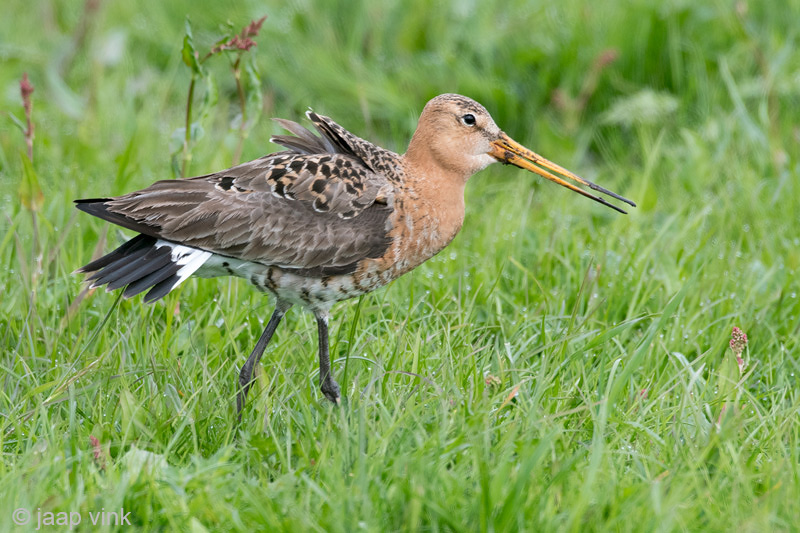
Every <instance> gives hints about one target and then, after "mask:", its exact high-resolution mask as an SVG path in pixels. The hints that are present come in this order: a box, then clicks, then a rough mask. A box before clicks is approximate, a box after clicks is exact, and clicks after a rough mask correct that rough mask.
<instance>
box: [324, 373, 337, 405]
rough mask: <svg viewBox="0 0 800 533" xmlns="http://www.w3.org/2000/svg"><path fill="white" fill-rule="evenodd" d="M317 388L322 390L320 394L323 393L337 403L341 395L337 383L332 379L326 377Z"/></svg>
mask: <svg viewBox="0 0 800 533" xmlns="http://www.w3.org/2000/svg"><path fill="white" fill-rule="evenodd" d="M319 388H320V389H321V390H322V394H324V395H325V397H326V398H327V399H328V400H330V401H332V402H333V403H335V404H336V405H339V403H340V402H341V398H342V397H341V393H340V392H339V384H338V383H336V382H335V381H334V380H333V379H331V378H330V377H328V378H327V379H326V380H325V381H323V382H322V384H321V385H320V387H319Z"/></svg>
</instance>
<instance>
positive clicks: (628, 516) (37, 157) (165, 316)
mask: <svg viewBox="0 0 800 533" xmlns="http://www.w3.org/2000/svg"><path fill="white" fill-rule="evenodd" d="M3 11H4V14H3V16H2V17H0V205H2V212H1V214H0V265H2V268H0V295H2V296H1V297H0V383H1V384H2V386H1V387H0V450H2V455H0V479H2V483H0V530H2V531H29V530H32V529H35V524H36V520H37V518H39V517H41V516H42V515H43V514H46V513H52V516H53V517H57V516H58V514H59V513H65V514H66V515H68V514H69V513H78V516H79V517H80V518H81V524H80V525H79V526H78V527H77V530H81V531H95V530H98V531H116V530H120V531H131V530H140V531H192V532H202V531H252V530H269V531H496V532H505V531H731V530H737V531H740V532H749V531H754V532H761V531H797V530H798V529H799V528H800V526H798V517H800V356H799V355H798V354H799V353H800V344H799V343H798V336H799V335H800V298H799V297H798V294H799V293H800V281H798V273H799V270H800V179H798V178H800V53H798V52H797V49H798V40H800V34H799V33H798V27H797V21H798V20H800V2H798V1H797V0H788V1H786V2H782V3H780V5H779V6H778V5H777V4H774V3H770V2H755V1H747V0H738V1H730V0H717V1H711V0H709V1H700V2H685V1H681V0H668V1H656V0H635V1H630V2H610V1H609V2H606V1H600V2H588V1H578V0H567V1H564V2H543V1H539V0H536V1H525V0H508V1H505V2H500V1H498V0H484V1H482V2H477V1H471V0H462V1H456V0H452V1H450V2H434V1H432V0H410V1H405V2H401V1H399V0H389V1H387V2H367V1H363V0H362V1H356V2H348V1H345V0H334V1H330V2H322V1H321V0H320V1H315V0H294V1H291V2H275V1H265V2H256V1H254V0H247V1H243V2H237V3H227V2H210V1H204V2H198V1H189V0H176V1H170V2H160V1H156V0H142V1H137V2H103V1H102V0H89V1H88V2H85V3H84V2H81V1H79V0H30V1H26V2H23V1H21V0H10V2H6V3H4V9H3ZM264 15H266V16H267V19H266V20H265V21H264V23H263V27H262V28H261V30H260V32H259V34H258V36H257V37H254V38H253V40H254V41H255V43H257V46H255V47H253V48H251V49H250V50H249V51H247V52H243V53H241V54H240V53H239V51H236V50H228V51H221V52H219V53H217V54H215V55H214V56H212V57H209V58H208V60H207V61H204V62H203V63H202V65H198V64H194V63H195V62H193V60H192V57H195V56H194V55H192V54H191V50H192V47H194V50H196V51H197V52H198V57H200V58H201V59H202V58H203V57H204V56H205V54H206V53H207V52H208V51H210V50H211V49H212V47H214V45H215V44H218V43H219V42H220V40H221V39H223V38H226V36H230V35H232V34H233V33H236V32H239V31H240V30H241V29H242V28H243V27H244V26H245V25H247V24H248V23H249V22H250V21H251V20H256V19H259V18H260V17H262V16H264ZM187 16H188V18H189V21H190V27H191V34H192V35H191V39H190V40H187V39H186V38H185V37H186V31H187V27H186V21H187ZM187 51H188V52H187ZM187 53H188V54H189V55H188V56H187V55H186V54H187ZM237 58H240V59H241V62H240V63H236V60H237ZM235 70H236V71H238V72H239V74H240V75H241V77H240V82H239V83H238V84H237V82H236V78H235V76H234V75H233V73H234V71H235ZM24 73H27V76H28V79H29V81H30V83H31V84H32V86H33V89H34V92H33V93H32V94H31V95H30V98H31V99H32V113H31V119H32V123H33V126H34V128H35V129H34V131H33V137H32V139H31V136H30V135H29V136H28V139H30V140H31V141H32V151H31V155H32V161H31V159H29V153H28V146H27V145H26V135H25V130H26V129H27V124H26V119H25V111H24V109H23V100H22V97H21V94H20V80H21V79H22V78H23V74H24ZM193 79H194V83H193V82H192V80H193ZM190 86H192V87H194V89H193V94H192V100H191V101H192V106H193V109H192V115H191V117H190V120H189V123H190V124H189V126H190V127H189V128H186V122H187V121H186V112H187V109H186V108H187V95H188V94H189V88H190ZM445 92H457V93H461V94H465V95H468V96H470V97H472V98H475V99H476V100H478V101H480V102H481V103H483V104H484V105H485V106H486V107H487V109H488V110H489V111H490V113H492V115H493V117H494V118H495V120H496V122H497V123H498V125H500V127H501V128H503V129H504V130H505V131H506V132H507V133H508V134H509V135H510V136H511V137H513V138H515V139H516V140H518V141H520V142H521V143H523V144H525V145H526V146H529V147H530V148H532V149H533V150H535V151H536V152H538V153H540V154H542V155H544V156H545V157H547V158H549V159H551V160H553V161H556V162H558V163H559V164H561V165H563V166H565V167H566V168H569V169H570V170H572V171H574V172H575V173H577V174H579V175H581V176H584V177H586V178H587V179H590V180H592V181H595V182H596V183H599V184H602V185H603V186H605V187H607V188H609V189H611V190H614V191H616V192H618V193H620V194H622V195H623V196H626V197H628V198H631V199H633V200H634V201H636V202H637V204H638V207H637V208H635V209H630V212H629V214H628V215H620V214H618V213H616V212H614V211H611V210H609V209H607V208H604V207H603V206H600V205H598V204H596V203H594V202H591V201H590V200H587V199H585V198H582V197H580V196H578V195H575V194H573V193H571V192H569V191H567V190H566V189H563V188H560V187H558V186H556V185H554V184H552V183H550V182H546V181H545V180H542V179H540V178H538V177H536V176H533V175H532V174H529V173H526V172H524V171H522V170H519V169H517V168H515V167H510V166H509V167H504V166H501V165H493V166H492V167H490V168H489V169H487V170H485V171H483V172H482V173H480V174H478V175H476V176H475V177H473V178H472V179H471V180H470V183H469V185H468V187H467V192H466V204H467V217H466V221H465V224H464V227H463V229H462V231H461V233H460V235H459V236H458V237H457V238H456V239H455V241H454V242H453V243H452V244H451V245H450V246H449V247H448V248H446V249H445V250H444V251H443V252H442V253H441V254H439V255H438V256H436V257H435V258H433V259H432V260H430V261H429V262H427V263H425V264H423V265H422V266H420V267H419V268H417V269H416V270H415V271H413V272H412V273H410V274H407V275H406V276H404V277H402V278H400V279H399V280H397V281H395V282H394V283H392V284H391V285H390V286H388V287H387V288H384V289H381V290H378V291H376V292H374V293H371V294H369V295H367V296H364V297H362V298H360V299H358V300H352V301H349V302H346V303H342V304H339V305H338V306H337V307H335V308H334V311H333V319H332V322H331V326H332V329H331V358H332V360H334V364H333V368H334V372H335V375H336V377H337V379H338V381H339V384H340V385H341V386H342V392H343V394H344V395H345V396H346V397H347V400H346V402H345V403H344V404H343V405H342V406H340V407H336V406H333V405H331V404H330V403H328V402H327V401H326V400H325V399H324V397H323V396H322V395H321V393H320V392H319V390H318V386H317V378H318V375H317V363H316V327H315V323H314V320H313V317H312V316H311V315H309V314H306V313H303V312H300V310H299V309H293V310H292V311H291V312H290V313H289V314H288V315H287V317H286V319H285V320H284V323H283V324H282V325H281V327H280V328H279V329H278V332H277V334H276V337H275V338H274V339H273V342H272V344H271V345H270V346H269V348H268V350H267V352H266V353H265V355H264V358H263V360H262V363H261V365H260V368H259V372H258V381H257V382H256V383H255V385H254V387H253V389H252V390H251V392H250V396H249V399H248V407H247V409H246V411H245V414H244V419H243V423H242V425H241V427H240V428H238V429H237V428H236V427H235V424H234V421H235V395H236V388H235V384H236V377H237V376H238V371H239V367H240V366H241V365H242V364H243V363H244V361H245V359H246V357H247V355H248V353H249V350H250V349H251V347H252V346H253V345H254V343H255V341H256V340H257V338H258V336H259V335H260V333H261V330H262V328H263V326H264V324H265V322H266V320H268V318H269V316H270V314H271V312H272V302H271V301H270V300H269V298H267V297H266V296H265V295H263V294H261V293H259V292H257V291H256V290H254V289H253V288H252V287H251V286H249V285H248V284H247V283H246V282H244V281H242V280H238V279H233V278H220V279H216V280H190V281H188V282H187V283H185V284H184V285H183V286H182V287H181V288H180V289H179V290H177V291H175V292H174V293H172V294H170V295H169V296H168V297H167V298H166V299H165V301H163V302H159V303H157V304H155V305H144V304H143V303H142V301H141V297H137V298H133V299H131V300H125V299H120V298H119V297H118V296H119V295H118V294H117V293H106V292H104V291H102V290H97V291H87V290H86V287H85V285H84V284H82V280H81V276H79V275H75V274H73V273H72V272H73V271H74V270H75V269H76V268H78V267H80V266H82V265H83V264H85V263H87V262H88V261H89V260H90V259H91V258H92V257H93V256H94V255H96V254H99V253H100V252H101V251H108V250H110V249H112V247H115V246H117V245H118V244H119V243H120V242H122V241H123V240H124V239H125V238H126V237H129V236H130V233H129V232H126V231H124V230H120V229H119V228H116V227H109V225H107V224H105V223H103V222H102V221H100V220H97V219H94V218H92V217H90V216H88V215H85V214H83V213H78V212H77V210H76V209H74V206H73V203H72V200H74V199H77V198H92V197H104V196H112V195H118V194H122V193H125V192H128V191H132V190H136V189H139V188H142V187H144V186H147V185H149V184H150V183H152V182H153V181H156V180H158V179H169V178H174V177H177V176H180V175H181V174H182V173H185V174H186V175H200V174H204V173H209V172H213V171H215V170H220V169H223V168H226V167H228V166H230V165H231V164H232V163H233V162H235V161H237V160H241V161H246V160H249V159H253V158H256V157H259V156H261V155H263V154H266V153H269V152H272V151H275V150H277V149H278V147H277V146H276V145H273V144H270V143H269V142H268V139H269V137H270V136H271V135H273V134H277V133H279V132H280V128H279V127H278V125H277V124H276V123H274V122H273V121H271V120H269V118H270V117H283V118H288V119H292V120H297V121H300V122H303V121H305V118H304V116H303V113H304V112H305V110H306V109H308V108H309V107H310V108H313V109H314V110H315V111H316V112H319V113H321V114H325V115H328V116H330V117H332V118H333V119H334V120H336V121H338V122H339V123H340V124H342V125H343V126H345V127H346V128H348V129H349V130H350V131H352V132H354V133H356V134H357V135H360V136H362V137H364V138H367V139H369V140H372V141H374V142H376V143H378V144H380V145H382V146H385V147H387V148H390V149H393V150H395V151H398V152H403V151H404V150H405V147H406V144H407V142H408V140H409V139H410V137H411V134H412V133H413V131H414V128H415V126H416V120H417V117H418V115H419V112H420V111H421V109H422V107H423V106H424V104H425V102H426V101H427V100H428V99H430V98H431V97H433V96H435V95H437V94H440V93H445ZM187 129H188V130H189V132H188V134H187ZM734 327H738V328H741V330H742V331H744V332H745V333H746V334H747V337H748V342H747V346H746V348H744V350H743V351H741V353H740V358H741V361H739V363H741V364H737V359H736V354H737V353H738V352H736V353H735V352H734V350H732V349H731V347H730V345H729V341H730V340H731V332H732V329H733V328H734ZM18 509H25V510H27V511H28V512H29V513H31V514H30V520H31V522H30V523H28V524H27V525H17V524H18V523H20V522H15V520H16V521H20V520H22V519H23V518H24V512H23V513H22V514H18V513H17V514H15V510H18ZM120 509H124V512H125V513H130V514H129V515H128V516H127V520H128V521H129V522H130V525H127V523H125V524H123V525H117V526H115V525H113V524H110V525H109V524H106V525H97V526H95V525H93V524H92V523H91V521H90V520H91V518H90V515H89V513H97V512H99V511H101V510H104V511H117V510H120ZM47 527H50V528H51V529H50V530H66V529H67V526H65V525H63V523H62V525H57V524H56V525H53V526H42V530H47Z"/></svg>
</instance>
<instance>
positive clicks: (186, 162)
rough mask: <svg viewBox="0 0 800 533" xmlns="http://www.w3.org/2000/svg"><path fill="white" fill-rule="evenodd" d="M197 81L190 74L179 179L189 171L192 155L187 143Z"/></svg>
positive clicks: (190, 130)
mask: <svg viewBox="0 0 800 533" xmlns="http://www.w3.org/2000/svg"><path fill="white" fill-rule="evenodd" d="M196 81H197V75H196V74H192V81H191V82H189V97H188V98H187V99H186V125H185V130H186V131H184V136H183V157H182V164H181V177H182V178H185V177H186V172H187V170H188V169H189V161H190V160H191V159H192V153H191V152H190V151H189V143H190V142H191V140H192V101H193V100H194V85H195V82H196Z"/></svg>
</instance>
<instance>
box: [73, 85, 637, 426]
mask: <svg viewBox="0 0 800 533" xmlns="http://www.w3.org/2000/svg"><path fill="white" fill-rule="evenodd" d="M306 116H307V118H308V120H309V121H310V122H311V124H312V125H313V127H314V129H315V130H316V133H314V132H312V131H311V130H309V129H307V128H306V127H304V126H302V125H300V124H298V123H296V122H293V121H290V120H285V119H274V120H276V121H277V122H278V124H280V126H281V127H282V128H284V129H285V130H286V131H287V132H288V133H289V134H287V135H276V136H273V137H272V138H271V139H270V141H271V142H272V143H275V144H278V145H281V146H282V147H283V148H285V149H284V150H282V151H278V152H274V153H271V154H269V155H265V156H263V157H260V158H258V159H255V160H253V161H249V162H247V163H243V164H240V165H237V166H234V167H232V168H229V169H226V170H221V171H219V172H214V173H212V174H206V175H203V176H197V177H192V178H180V179H167V180H162V181H157V182H155V183H153V184H152V185H150V186H149V187H147V188H145V189H142V190H138V191H135V192H130V193H127V194H124V195H121V196H116V197H105V198H92V199H81V200H75V204H76V207H77V208H78V209H80V210H81V211H84V212H86V213H89V214H90V215H94V216H96V217H99V218H101V219H103V220H105V221H107V222H111V223H113V224H116V225H118V226H121V227H122V228H127V229H128V230H132V231H134V232H136V233H137V235H136V236H134V237H133V238H131V239H130V240H128V241H127V242H125V243H124V244H122V245H121V246H120V247H118V248H117V249H115V250H113V251H112V252H110V253H108V254H107V255H104V256H103V257H101V258H99V259H96V260H94V261H92V262H90V263H88V264H87V265H85V266H83V267H81V268H79V269H78V270H77V271H76V272H80V273H87V274H89V276H88V277H87V279H86V281H88V282H89V283H90V284H91V285H90V286H91V288H95V287H100V286H103V285H105V286H106V290H107V291H113V290H117V289H121V288H123V287H125V289H124V291H123V296H124V297H125V298H130V297H132V296H135V295H137V294H140V293H142V292H145V291H147V293H146V294H145V296H144V302H146V303H150V302H155V301H157V300H159V299H161V298H163V297H164V296H165V295H167V294H168V293H169V292H171V291H173V290H175V288H176V287H178V286H179V285H181V283H183V282H184V281H185V280H186V279H187V278H189V277H190V276H192V275H194V276H197V277H205V278H211V277H218V276H237V277H241V278H244V279H245V280H247V281H249V282H250V283H251V284H252V285H254V286H255V287H256V288H257V289H259V290H260V291H263V292H266V293H269V294H271V295H272V296H273V297H274V301H275V308H274V311H273V313H272V315H271V317H270V319H269V321H268V322H267V325H266V327H265V328H264V330H263V333H262V334H261V336H260V337H259V339H258V341H257V342H256V345H255V347H254V348H253V350H252V352H251V353H250V356H249V357H248V358H247V360H246V362H245V363H244V365H243V366H242V368H241V370H240V372H239V377H238V387H237V394H236V412H237V421H238V422H241V417H242V410H243V408H244V406H245V400H246V397H247V393H248V391H249V389H250V387H251V385H252V382H253V373H254V368H255V367H256V365H258V364H259V362H260V360H261V357H262V355H263V353H264V350H265V349H266V347H267V345H268V344H269V342H270V340H271V339H272V336H273V334H274V333H275V330H276V328H277V327H278V325H279V323H280V322H281V319H282V318H283V317H284V316H285V314H286V312H287V311H288V310H289V309H290V308H291V307H292V306H294V305H298V306H301V307H303V308H305V309H306V310H308V311H310V312H311V313H313V315H314V317H315V319H316V323H317V330H318V340H319V342H318V350H319V383H320V389H321V391H322V393H323V395H324V396H325V397H326V398H327V399H328V400H330V401H331V402H333V403H337V404H338V403H340V401H341V391H340V388H339V384H338V383H337V382H336V380H335V379H334V376H333V372H332V370H331V364H330V354H329V347H328V326H329V319H330V316H331V309H332V307H333V305H334V304H335V303H337V302H340V301H343V300H348V299H350V298H354V297H358V296H360V295H362V294H365V293H368V292H371V291H373V290H375V289H378V288H380V287H382V286H384V285H386V284H388V283H389V282H391V281H393V280H394V279H397V278H398V277H400V276H402V275H403V274H405V273H407V272H409V271H410V270H412V269H414V268H415V267H417V266H419V265H420V264H422V263H423V262H424V261H426V260H428V259H430V258H431V257H433V256H434V255H436V254H437V253H439V252H440V251H441V250H442V249H444V248H445V247H446V246H447V245H448V244H450V242H451V241H452V240H453V238H454V237H455V236H456V234H457V233H458V232H459V230H460V229H461V226H462V223H463V221H464V214H465V205H464V190H465V186H466V184H467V180H468V179H469V178H470V177H471V176H472V175H474V174H476V173H477V172H479V171H481V170H483V169H484V168H486V167H487V166H489V165H491V164H493V163H497V162H499V163H502V164H506V165H514V166H517V167H519V168H522V169H525V170H528V171H531V172H533V173H536V174H538V175H540V176H542V177H544V178H546V179H548V180H551V181H553V182H555V183H558V184H559V185H562V186H564V187H567V188H568V189H570V190H572V191H574V192H576V193H579V194H581V195H583V196H586V197H588V198H590V199H592V200H594V201H596V202H599V203H601V204H603V205H604V206H607V207H609V208H611V209H614V210H616V211H618V212H620V213H623V214H625V213H626V212H625V211H624V210H623V209H621V208H620V207H618V206H617V205H615V204H613V203H611V202H609V201H607V200H606V199H604V198H603V197H601V196H598V195H596V194H593V193H591V192H588V191H586V190H585V189H584V188H581V187H579V186H578V185H583V186H584V187H587V188H589V189H591V190H593V191H596V192H597V193H601V194H604V195H606V196H609V197H611V198H614V199H616V200H618V201H621V202H624V203H626V204H628V205H630V206H633V207H635V206H636V204H635V203H634V202H633V201H631V200H628V199H627V198H624V197H622V196H620V195H618V194H616V193H614V192H611V191H609V190H607V189H605V188H603V187H600V186H599V185H596V184H594V183H592V182H590V181H588V180H585V179H583V178H581V177H579V176H577V175H576V174H573V173H572V172H570V171H568V170H566V169H564V168H562V167H561V166H559V165H557V164H555V163H553V162H551V161H548V160H547V159H545V158H544V157H542V156H540V155H538V154H536V153H535V152H533V151H531V150H529V149H527V148H525V147H524V146H523V145H521V144H520V143H518V142H516V141H514V140H513V139H512V138H511V137H509V136H508V135H507V134H506V133H504V132H503V131H502V130H501V129H500V128H499V127H498V126H497V124H495V121H494V120H493V119H492V117H491V115H490V114H489V112H488V111H487V110H486V108H485V107H484V106H483V105H481V104H479V103H478V102H476V101H475V100H473V99H471V98H468V97H466V96H462V95H458V94H442V95H439V96H436V97H434V98H433V99H431V100H430V101H428V103H427V104H426V105H425V106H424V108H423V110H422V113H421V114H420V117H419V121H418V124H417V128H416V131H415V132H414V134H413V135H412V137H411V141H410V142H409V144H408V148H407V150H406V152H405V153H404V154H402V155H401V154H397V153H395V152H392V151H390V150H387V149H384V148H381V147H379V146H377V145H375V144H373V143H371V142H369V141H367V140H365V139H362V138H360V137H357V136H356V135H354V134H353V133H351V132H349V131H347V130H346V129H345V128H343V127H342V126H340V125H339V124H337V123H336V122H334V121H333V120H332V119H330V118H329V117H327V116H324V115H320V114H317V113H315V112H313V111H312V110H309V111H308V112H307V113H306ZM559 175H560V176H559ZM567 180H569V181H567ZM576 184H577V185H576Z"/></svg>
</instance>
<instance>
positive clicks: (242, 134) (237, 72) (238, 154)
mask: <svg viewBox="0 0 800 533" xmlns="http://www.w3.org/2000/svg"><path fill="white" fill-rule="evenodd" d="M241 61H242V54H238V55H237V56H236V62H235V63H234V64H233V77H234V79H235V80H236V93H237V94H238V95H239V106H240V107H241V109H242V119H241V121H240V122H239V142H238V143H237V144H236V151H235V152H234V154H233V164H234V165H238V164H239V160H240V159H241V158H242V149H243V148H244V140H245V139H246V138H247V131H246V129H245V128H246V126H245V125H246V123H247V101H246V100H245V97H244V87H242V71H241V69H240V68H239V65H240V63H241Z"/></svg>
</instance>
